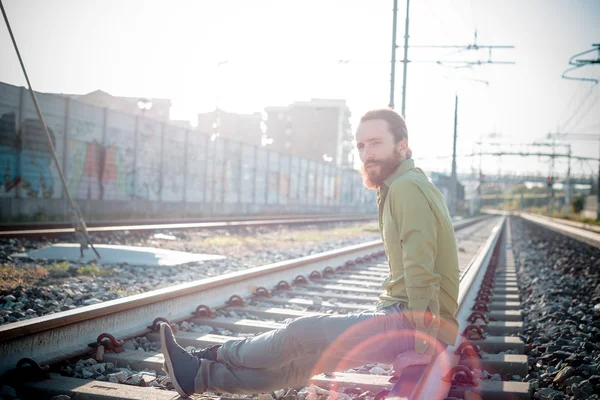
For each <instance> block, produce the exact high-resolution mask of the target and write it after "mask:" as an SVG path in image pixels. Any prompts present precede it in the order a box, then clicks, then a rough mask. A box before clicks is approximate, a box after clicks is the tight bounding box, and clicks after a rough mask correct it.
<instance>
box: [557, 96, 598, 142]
mask: <svg viewBox="0 0 600 400" xmlns="http://www.w3.org/2000/svg"><path fill="white" fill-rule="evenodd" d="M595 88H596V85H594V86H592V87H591V88H590V91H589V92H588V93H587V95H586V96H585V97H584V98H583V100H582V101H581V102H580V103H579V106H578V107H576V108H575V112H573V114H572V115H571V116H570V117H569V119H568V120H567V122H565V123H564V124H563V126H562V129H561V130H562V131H567V126H568V125H569V123H570V122H571V121H572V120H573V118H575V116H576V115H577V114H578V113H579V111H580V110H581V107H582V106H583V105H584V104H585V102H586V101H587V99H588V97H590V96H591V95H592V92H593V91H594V89H595Z"/></svg>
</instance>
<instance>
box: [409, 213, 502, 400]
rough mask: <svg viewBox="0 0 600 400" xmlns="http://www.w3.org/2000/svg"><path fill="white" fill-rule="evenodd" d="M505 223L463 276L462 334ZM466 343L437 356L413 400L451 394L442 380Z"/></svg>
mask: <svg viewBox="0 0 600 400" xmlns="http://www.w3.org/2000/svg"><path fill="white" fill-rule="evenodd" d="M505 224H506V217H503V218H502V219H501V220H500V221H499V222H498V224H496V226H495V227H494V228H493V233H492V235H490V237H489V238H488V240H487V242H486V243H485V244H484V245H483V246H482V248H481V249H480V250H479V252H478V254H477V256H476V257H475V258H474V259H473V262H472V263H471V265H470V266H469V268H468V269H467V270H466V271H465V273H464V274H463V275H462V276H461V279H460V287H459V296H458V311H457V313H456V319H457V320H458V323H459V328H458V331H459V332H462V331H463V330H464V329H465V328H466V327H467V326H468V325H469V322H468V321H467V319H468V318H469V315H470V314H471V313H472V310H471V307H472V306H473V304H474V303H475V298H476V297H477V288H479V286H481V282H482V280H483V276H484V275H485V272H486V270H487V267H488V265H489V264H490V260H491V259H492V254H493V252H494V249H495V248H496V246H497V244H498V242H499V240H500V239H501V236H502V232H503V230H504V228H505ZM463 341H464V338H463V337H462V336H460V335H459V336H458V338H457V341H456V344H455V346H448V348H446V350H445V351H443V352H442V353H441V354H439V355H438V356H437V358H436V359H435V361H434V362H433V363H432V364H430V365H429V366H428V368H426V369H425V370H424V374H423V376H422V377H421V379H420V380H419V383H418V384H417V385H415V387H414V388H413V390H412V392H411V393H410V394H408V398H409V399H411V400H413V399H414V400H416V399H438V398H445V397H446V396H447V394H448V392H449V391H450V387H451V383H449V382H445V381H443V380H442V377H443V376H445V375H446V374H447V373H448V371H449V370H450V368H452V367H454V366H456V365H458V362H459V361H460V356H459V355H456V354H454V350H455V348H456V347H458V346H460V344H461V343H462V342H463ZM440 396H441V397H440Z"/></svg>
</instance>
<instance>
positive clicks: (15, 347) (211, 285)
mask: <svg viewBox="0 0 600 400" xmlns="http://www.w3.org/2000/svg"><path fill="white" fill-rule="evenodd" d="M485 218H487V217H486V216H483V217H476V218H471V219H467V220H463V221H460V222H457V223H455V229H457V230H458V229H461V228H463V227H466V226H469V225H472V224H474V223H476V222H479V221H481V220H482V219H485ZM382 250H383V244H382V242H381V241H380V240H376V241H371V242H368V243H364V244H360V245H355V246H350V247H346V248H344V249H338V250H332V251H328V252H324V253H320V254H316V255H311V256H307V257H302V258H299V259H295V260H290V261H284V262H278V263H274V264H268V265H265V266H260V267H256V268H252V269H249V270H245V271H240V272H233V273H229V274H225V275H222V276H218V277H212V278H207V279H202V280H199V281H194V282H189V283H185V284H180V285H177V286H173V287H169V288H164V289H159V290H155V291H151V292H146V293H142V294H139V295H135V296H130V297H126V298H121V299H116V300H112V301H108V302H104V303H101V304H97V305H91V306H85V307H80V308H76V309H74V310H69V311H64V312H59V313H56V314H51V315H46V316H42V317H38V318H33V319H30V320H26V321H20V322H16V323H12V324H7V325H3V326H0V374H1V373H3V372H5V371H6V370H8V369H10V368H14V366H15V365H16V363H17V361H18V360H19V359H21V358H23V357H25V356H26V357H31V358H35V359H36V360H38V362H40V363H44V364H51V363H53V362H57V361H60V360H64V359H67V358H71V357H75V356H79V355H82V354H84V353H85V352H86V351H87V344H88V343H91V342H95V341H96V339H97V335H98V333H99V332H110V333H111V334H113V335H114V336H115V337H119V338H122V339H126V338H130V337H134V336H141V335H145V334H147V333H149V332H150V330H149V329H148V328H147V326H148V325H149V324H150V322H151V321H152V320H153V319H154V318H156V317H158V316H161V317H165V318H167V319H168V320H169V321H173V322H177V321H181V320H184V319H189V318H190V316H191V312H193V311H194V310H195V307H196V306H198V305H200V304H204V305H207V306H209V307H211V308H213V309H218V308H222V307H223V305H224V304H225V302H226V301H227V300H228V299H229V296H230V294H231V293H236V294H237V295H239V296H241V297H248V296H250V295H252V294H253V292H254V291H255V290H256V287H258V286H265V287H269V286H273V287H274V286H276V285H277V283H279V282H280V281H282V280H287V281H291V280H293V279H294V278H295V277H296V276H298V275H308V274H309V273H310V272H312V271H313V270H318V271H323V270H324V269H325V268H326V267H328V266H331V267H335V266H337V265H343V264H344V263H345V262H346V261H348V260H350V259H355V258H357V257H363V256H366V255H370V254H372V253H377V252H380V251H382Z"/></svg>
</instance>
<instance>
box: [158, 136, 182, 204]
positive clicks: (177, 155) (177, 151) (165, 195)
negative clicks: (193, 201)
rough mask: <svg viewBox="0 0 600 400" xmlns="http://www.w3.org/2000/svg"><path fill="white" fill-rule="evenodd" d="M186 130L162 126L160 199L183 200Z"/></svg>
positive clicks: (169, 200)
mask: <svg viewBox="0 0 600 400" xmlns="http://www.w3.org/2000/svg"><path fill="white" fill-rule="evenodd" d="M185 138H186V130H185V129H182V128H177V127H174V126H170V125H165V127H164V139H163V149H164V150H163V163H162V178H163V182H164V183H163V188H162V198H161V200H162V201H168V202H181V201H183V198H184V196H183V192H184V182H185V181H184V178H185V173H184V171H185V157H183V155H184V154H185Z"/></svg>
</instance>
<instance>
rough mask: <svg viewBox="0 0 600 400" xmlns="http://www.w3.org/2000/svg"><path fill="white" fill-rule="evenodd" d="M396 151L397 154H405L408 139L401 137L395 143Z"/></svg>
mask: <svg viewBox="0 0 600 400" xmlns="http://www.w3.org/2000/svg"><path fill="white" fill-rule="evenodd" d="M396 151H397V152H398V154H400V155H402V156H406V152H407V151H408V140H406V139H402V140H400V141H399V142H398V143H396Z"/></svg>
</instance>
